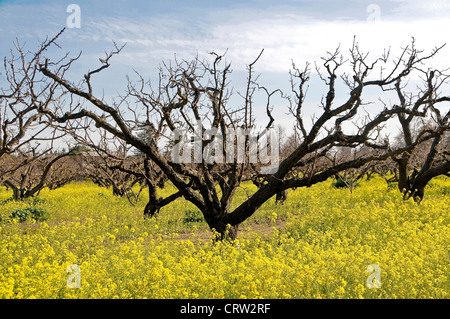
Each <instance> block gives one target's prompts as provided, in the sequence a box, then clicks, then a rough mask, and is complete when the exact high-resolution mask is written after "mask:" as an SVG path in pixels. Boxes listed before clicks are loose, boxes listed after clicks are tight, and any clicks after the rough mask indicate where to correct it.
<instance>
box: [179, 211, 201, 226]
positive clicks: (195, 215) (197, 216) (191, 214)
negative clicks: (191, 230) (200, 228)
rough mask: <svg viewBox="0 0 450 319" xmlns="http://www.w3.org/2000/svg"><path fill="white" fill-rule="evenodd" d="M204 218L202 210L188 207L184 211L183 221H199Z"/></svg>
mask: <svg viewBox="0 0 450 319" xmlns="http://www.w3.org/2000/svg"><path fill="white" fill-rule="evenodd" d="M204 220H205V219H204V217H203V214H202V212H200V211H198V210H194V209H189V210H187V211H186V212H185V213H184V218H183V223H200V222H203V221H204Z"/></svg>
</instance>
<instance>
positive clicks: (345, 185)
mask: <svg viewBox="0 0 450 319" xmlns="http://www.w3.org/2000/svg"><path fill="white" fill-rule="evenodd" d="M332 185H333V186H334V187H336V188H348V185H353V187H359V183H355V182H354V181H353V180H352V179H349V180H348V181H347V183H345V182H344V181H343V180H342V179H338V180H336V182H334V183H333V184H332Z"/></svg>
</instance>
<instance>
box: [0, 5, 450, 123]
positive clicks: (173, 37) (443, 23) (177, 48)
mask: <svg viewBox="0 0 450 319" xmlns="http://www.w3.org/2000/svg"><path fill="white" fill-rule="evenodd" d="M71 4H75V5H77V6H78V8H79V9H80V11H79V13H80V14H79V18H80V19H79V20H77V21H79V27H74V25H71V24H70V21H69V22H68V18H70V17H71V15H72V14H73V13H74V11H72V10H68V9H69V8H70V7H69V5H71ZM448 17H450V1H448V0H447V1H446V0H431V1H413V0H380V1H376V0H370V1H363V0H351V1H326V0H317V1H314V0H280V1H269V0H252V1H238V0H229V1H211V0H191V1H188V0H176V1H173V0H164V1H162V0H157V1H154V0H150V1H145V0H135V1H122V0H120V1H106V0H89V1H75V0H71V1H60V0H59V1H57V0H44V1H29V0H0V43H1V46H0V56H1V57H4V56H9V50H10V49H11V48H12V46H13V45H12V44H13V41H15V40H16V39H17V40H19V42H20V43H23V44H25V45H26V48H27V49H29V50H30V51H33V49H35V48H36V47H37V45H38V43H39V41H43V40H44V39H45V37H46V36H49V37H52V36H54V35H56V34H57V33H58V32H59V31H60V30H61V29H62V28H64V27H66V31H65V32H64V33H63V35H62V36H61V38H60V39H59V40H58V44H59V45H60V46H61V49H57V48H56V49H55V50H56V51H55V52H51V53H49V54H53V53H54V54H56V55H58V54H62V53H65V52H70V55H71V56H76V55H77V54H78V53H79V52H80V51H81V52H82V56H81V58H80V60H79V61H78V63H77V65H76V66H75V67H74V73H73V74H72V75H73V76H74V79H76V78H77V77H78V79H81V78H82V74H84V73H86V72H87V71H88V70H90V69H93V68H94V67H97V66H99V62H98V59H99V58H102V57H104V52H105V51H110V50H111V49H112V48H113V45H112V41H115V42H116V43H118V44H119V45H120V44H125V43H126V46H125V48H124V50H123V51H122V52H121V54H120V55H119V56H117V57H114V59H113V60H112V67H111V68H110V69H109V70H108V73H104V74H102V75H100V76H99V77H98V78H97V80H98V82H99V83H100V85H101V87H102V89H103V90H105V92H106V94H111V95H114V92H120V90H123V89H124V88H123V80H124V79H125V75H126V74H133V69H135V70H137V71H139V72H140V73H141V74H142V75H144V77H149V78H151V77H153V76H155V75H156V74H157V70H158V66H159V65H160V64H161V62H162V61H170V60H173V59H174V57H175V56H176V57H177V58H185V59H191V58H193V57H195V56H196V55H198V56H199V57H205V58H208V57H209V52H211V51H214V52H217V53H219V54H221V53H224V52H226V59H227V61H228V62H231V64H232V69H233V85H235V86H236V87H237V91H239V90H241V88H242V86H243V84H244V83H245V79H246V77H245V76H246V75H245V72H246V68H247V66H248V64H249V63H251V62H252V61H253V60H254V59H255V58H256V57H257V56H258V54H259V52H260V51H261V50H262V49H264V53H263V55H262V56H261V58H260V60H259V61H258V63H257V64H256V65H255V72H258V73H260V74H261V76H260V81H261V82H262V85H265V86H267V87H269V88H273V89H275V88H279V87H280V88H283V89H287V88H288V84H289V70H290V68H291V66H292V62H294V63H295V64H296V65H297V66H299V67H302V66H304V65H305V63H306V62H307V61H309V62H311V63H314V61H318V62H320V57H322V56H324V55H325V54H326V52H327V51H334V50H335V49H336V48H337V47H338V46H340V48H341V49H342V52H343V53H345V54H346V53H348V48H350V46H351V44H352V41H353V38H354V36H356V39H357V40H358V42H359V44H360V47H361V49H362V50H363V51H367V52H370V57H378V56H379V55H380V54H381V53H382V52H383V50H384V49H385V48H389V47H391V50H392V57H393V58H394V57H395V56H396V54H397V56H398V54H399V52H400V50H401V48H402V47H405V46H406V45H408V44H409V43H410V41H411V37H414V38H415V39H416V44H417V46H418V47H419V48H423V49H424V50H426V51H430V50H431V49H432V48H433V47H435V46H440V45H442V44H444V43H448V42H450V41H449V40H450V33H449V32H448V30H450V18H448ZM71 21H74V20H71ZM58 50H59V51H58ZM449 50H450V44H449V46H448V47H447V46H446V47H445V48H444V50H443V51H442V52H441V54H440V55H439V56H437V57H436V58H435V59H434V60H433V65H432V67H440V68H447V67H449V66H450V61H449V59H448V57H449V56H450V55H449V53H450V52H449ZM311 82H312V83H311V88H310V89H309V91H308V103H310V105H311V107H313V106H314V105H316V106H317V104H318V103H319V102H320V99H321V97H322V96H323V95H324V94H325V93H326V87H324V86H323V83H322V82H320V80H318V79H316V80H314V81H311ZM346 94H348V90H347V91H345V89H344V90H343V91H342V94H341V95H339V93H337V100H339V99H342V100H343V99H345V98H346V96H347V95H346ZM280 103H281V102H280ZM264 107H265V105H261V106H260V111H261V112H260V113H261V114H262V113H263V110H264ZM275 117H276V119H277V118H278V119H279V120H280V121H281V123H283V121H286V120H288V118H289V116H288V115H287V114H286V110H280V111H278V108H277V112H275Z"/></svg>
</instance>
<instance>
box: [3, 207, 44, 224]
mask: <svg viewBox="0 0 450 319" xmlns="http://www.w3.org/2000/svg"><path fill="white" fill-rule="evenodd" d="M9 217H10V218H13V219H15V218H17V219H18V220H19V222H20V223H23V222H26V221H29V220H34V221H36V222H42V221H45V220H47V219H48V218H49V217H50V215H49V213H48V212H47V211H46V210H45V209H43V208H41V207H33V206H31V207H27V208H21V209H15V210H13V211H12V213H11V215H9Z"/></svg>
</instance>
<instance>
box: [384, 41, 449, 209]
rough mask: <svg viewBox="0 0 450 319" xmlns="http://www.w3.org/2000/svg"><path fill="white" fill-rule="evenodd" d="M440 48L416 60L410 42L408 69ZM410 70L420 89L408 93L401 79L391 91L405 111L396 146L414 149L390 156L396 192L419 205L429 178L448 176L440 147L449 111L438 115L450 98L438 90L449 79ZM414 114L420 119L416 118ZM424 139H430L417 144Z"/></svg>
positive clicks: (429, 71) (446, 160)
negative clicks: (418, 78)
mask: <svg viewBox="0 0 450 319" xmlns="http://www.w3.org/2000/svg"><path fill="white" fill-rule="evenodd" d="M442 48H443V46H441V47H438V48H435V49H434V50H433V51H432V52H431V53H430V55H428V56H424V57H419V55H420V54H421V53H422V51H420V50H418V49H417V48H416V47H415V43H414V39H413V42H412V44H411V46H410V47H408V48H407V49H405V51H404V54H408V55H409V56H410V60H411V62H409V63H410V64H411V65H412V64H413V61H417V62H422V61H424V60H425V59H427V58H429V57H432V56H433V55H435V54H436V53H437V52H438V51H440V50H441V49H442ZM414 70H416V71H417V72H418V73H419V74H420V75H421V76H422V77H423V87H422V88H419V89H418V91H417V92H411V91H408V88H407V85H406V84H405V85H403V82H405V81H404V79H403V78H398V79H397V80H396V81H395V86H394V88H393V90H395V92H396V94H397V96H398V100H399V104H398V107H400V108H402V109H403V110H405V112H403V113H399V114H398V116H397V118H398V121H399V123H400V125H401V133H400V135H399V139H400V143H399V144H400V145H403V146H407V147H410V146H412V145H413V144H415V145H417V146H416V147H414V148H411V147H410V149H409V150H408V151H407V152H404V153H402V154H401V155H399V156H393V157H392V159H393V160H394V162H395V163H396V164H397V168H396V170H397V172H398V187H399V190H400V191H401V192H402V193H404V195H405V198H410V197H414V199H415V200H417V201H420V200H422V198H423V196H424V190H425V186H426V185H427V183H428V182H429V181H430V180H431V179H432V178H433V177H436V176H438V175H442V174H446V173H448V172H450V156H449V154H448V149H447V150H446V149H445V148H443V147H442V145H443V144H444V143H443V142H444V141H445V140H446V138H447V137H446V136H448V134H449V131H450V110H448V111H447V112H445V111H444V113H442V110H445V107H447V109H448V103H449V102H450V96H443V95H442V87H443V86H444V85H445V84H448V79H449V76H450V75H448V74H446V73H445V72H443V71H439V70H433V69H426V68H425V67H422V66H421V65H420V64H418V63H417V65H416V66H414ZM417 114H420V115H421V116H422V117H420V118H418V117H417ZM425 115H428V117H427V119H429V122H428V123H429V124H428V125H426V124H425V123H424V122H425V119H424V118H423V117H424V116H425ZM424 136H428V137H430V138H431V139H428V140H426V139H424V142H423V143H417V142H418V141H420V140H421V139H423V137H424Z"/></svg>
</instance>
